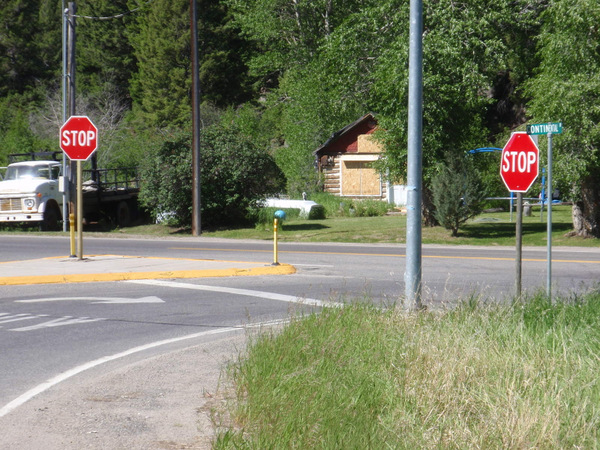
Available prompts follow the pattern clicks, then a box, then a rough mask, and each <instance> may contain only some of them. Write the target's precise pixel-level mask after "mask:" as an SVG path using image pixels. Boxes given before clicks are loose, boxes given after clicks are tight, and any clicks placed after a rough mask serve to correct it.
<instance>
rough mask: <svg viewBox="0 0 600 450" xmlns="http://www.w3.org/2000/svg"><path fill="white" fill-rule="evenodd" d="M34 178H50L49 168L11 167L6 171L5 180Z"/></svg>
mask: <svg viewBox="0 0 600 450" xmlns="http://www.w3.org/2000/svg"><path fill="white" fill-rule="evenodd" d="M33 178H43V179H49V178H50V170H49V168H48V167H33V166H9V167H8V168H7V169H6V176H5V177H4V179H5V180H27V179H29V180H31V179H33Z"/></svg>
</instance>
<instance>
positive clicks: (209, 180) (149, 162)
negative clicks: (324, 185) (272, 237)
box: [140, 126, 284, 226]
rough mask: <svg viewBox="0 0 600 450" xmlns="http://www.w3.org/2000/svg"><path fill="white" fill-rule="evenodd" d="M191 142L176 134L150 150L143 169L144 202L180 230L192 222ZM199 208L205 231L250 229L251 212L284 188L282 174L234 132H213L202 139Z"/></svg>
mask: <svg viewBox="0 0 600 450" xmlns="http://www.w3.org/2000/svg"><path fill="white" fill-rule="evenodd" d="M190 145H191V138H190V136H189V135H188V134H185V133H184V134H178V135H176V136H173V137H170V138H167V139H165V140H164V142H163V143H162V144H161V145H158V146H156V147H155V148H154V149H153V150H151V152H150V154H149V155H148V156H147V158H146V160H145V162H144V165H143V176H142V180H143V183H142V186H141V191H140V200H141V201H142V204H143V205H144V206H145V207H146V208H148V209H149V210H150V212H151V213H152V215H153V216H154V217H157V216H160V215H161V214H165V213H166V214H167V215H169V214H170V213H174V220H175V222H176V223H177V224H178V225H182V226H190V225H191V221H192V172H191V170H190V167H191V165H192V152H191V148H190ZM200 148H201V152H200V153H201V156H200V157H201V161H202V164H201V171H200V173H201V175H200V176H201V192H202V194H201V205H202V223H203V224H204V225H206V226H216V225H221V224H230V225H232V224H238V225H242V224H245V223H248V222H249V221H250V220H251V219H252V215H251V211H250V208H251V207H253V206H256V203H257V202H258V201H259V200H261V199H264V198H265V197H266V196H268V195H272V194H275V193H277V192H279V191H280V190H281V188H282V187H283V185H284V178H283V174H282V173H281V171H280V170H279V168H278V167H277V165H276V164H275V162H274V161H273V159H272V158H271V157H270V156H269V155H268V154H267V153H265V152H264V151H262V150H261V149H259V148H257V147H256V146H255V145H254V144H253V143H252V142H251V141H249V140H248V139H247V138H245V137H244V136H243V135H241V134H239V133H238V132H237V130H235V128H222V127H214V126H213V127H209V128H205V129H203V130H202V134H201V144H200Z"/></svg>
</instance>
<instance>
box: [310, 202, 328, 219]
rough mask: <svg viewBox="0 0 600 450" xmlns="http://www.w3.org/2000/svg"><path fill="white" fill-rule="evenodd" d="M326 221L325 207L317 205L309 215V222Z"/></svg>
mask: <svg viewBox="0 0 600 450" xmlns="http://www.w3.org/2000/svg"><path fill="white" fill-rule="evenodd" d="M323 219H325V207H324V206H323V205H315V206H313V207H312V208H311V209H310V212H309V213H308V220H323Z"/></svg>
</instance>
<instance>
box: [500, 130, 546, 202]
mask: <svg viewBox="0 0 600 450" xmlns="http://www.w3.org/2000/svg"><path fill="white" fill-rule="evenodd" d="M539 165H540V151H539V150H538V148H537V145H535V142H533V139H531V136H529V135H528V134H527V133H525V132H517V133H513V134H512V136H511V137H510V139H509V140H508V142H507V143H506V145H505V146H504V149H502V159H501V162H500V176H501V177H502V181H504V184H505V185H506V187H507V188H508V190H509V191H511V192H527V191H528V190H529V188H530V187H531V185H532V184H533V182H534V181H535V179H536V178H537V176H538V173H539V169H540V167H539Z"/></svg>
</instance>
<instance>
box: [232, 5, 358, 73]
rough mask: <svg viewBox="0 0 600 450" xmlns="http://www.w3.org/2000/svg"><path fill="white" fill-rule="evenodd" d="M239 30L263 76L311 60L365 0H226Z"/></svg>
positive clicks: (252, 63)
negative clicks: (254, 48) (253, 48)
mask: <svg viewBox="0 0 600 450" xmlns="http://www.w3.org/2000/svg"><path fill="white" fill-rule="evenodd" d="M226 3H227V4H228V5H229V6H230V8H231V11H232V13H233V14H234V17H235V21H236V23H237V24H238V26H239V27H240V29H241V31H242V33H243V34H244V35H245V36H247V38H248V39H249V40H251V41H252V42H254V43H255V44H256V46H257V50H258V52H257V53H255V54H254V55H253V56H252V58H251V60H250V67H251V68H252V69H253V70H254V72H255V73H256V74H257V75H259V76H264V77H266V78H269V77H272V76H273V75H275V76H277V74H281V73H283V72H285V70H286V69H288V68H289V67H292V66H295V65H303V64H305V63H307V62H308V61H310V60H311V59H312V58H313V57H314V56H315V55H316V53H317V50H318V48H319V47H320V46H321V45H322V43H323V42H324V41H325V40H326V39H327V38H328V36H329V35H330V34H331V33H332V32H333V30H334V29H335V28H336V27H337V26H338V25H340V24H341V23H342V22H343V21H344V20H345V18H346V17H347V16H348V15H350V14H351V13H352V12H354V11H356V10H359V9H360V8H361V6H362V5H363V4H366V3H369V2H368V0H311V1H307V0H226Z"/></svg>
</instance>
